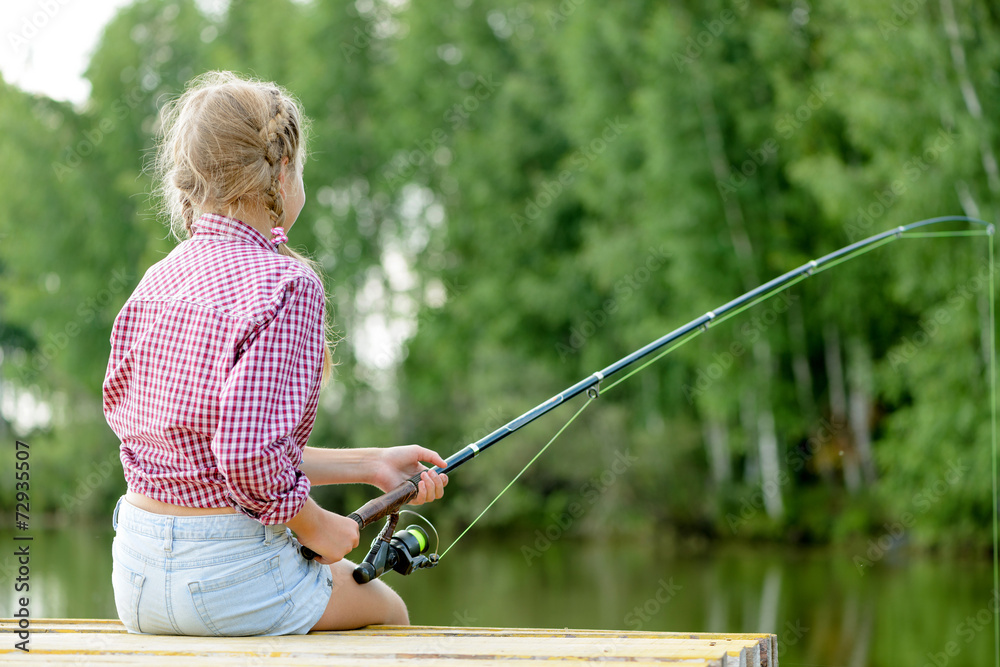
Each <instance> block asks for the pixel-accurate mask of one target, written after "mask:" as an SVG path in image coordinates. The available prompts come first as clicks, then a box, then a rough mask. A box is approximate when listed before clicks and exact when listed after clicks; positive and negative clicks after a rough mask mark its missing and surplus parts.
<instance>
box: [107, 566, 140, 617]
mask: <svg viewBox="0 0 1000 667" xmlns="http://www.w3.org/2000/svg"><path fill="white" fill-rule="evenodd" d="M145 582H146V577H145V576H144V575H142V574H140V573H138V572H133V571H132V570H130V569H129V568H127V567H125V566H124V565H122V564H121V563H119V562H117V560H116V561H114V563H113V564H112V566H111V587H112V588H114V591H115V607H116V608H117V609H118V618H119V619H120V620H121V622H122V625H124V626H125V629H126V630H128V631H129V632H142V630H140V629H139V597H140V596H141V595H142V585H143V584H144V583H145Z"/></svg>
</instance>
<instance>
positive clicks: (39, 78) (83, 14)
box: [0, 0, 132, 103]
mask: <svg viewBox="0 0 1000 667" xmlns="http://www.w3.org/2000/svg"><path fill="white" fill-rule="evenodd" d="M130 2H132V0H7V1H6V2H4V11H3V12H0V40H2V41H0V73H3V78H4V80H5V81H7V82H8V83H13V84H15V85H17V86H18V87H19V88H21V89H23V90H27V91H30V92H34V93H42V94H44V95H47V96H49V97H52V98H53V99H57V100H68V101H72V102H75V103H82V102H83V101H84V100H86V99H87V97H88V96H89V95H90V84H89V83H87V81H86V80H85V79H84V78H83V72H84V70H85V69H86V68H87V63H88V62H89V61H90V56H91V54H92V53H93V51H94V48H95V47H96V46H97V42H98V40H99V39H100V37H101V32H102V31H103V30H104V26H105V25H107V23H108V22H109V21H110V20H111V18H112V17H113V16H114V15H115V12H116V11H117V10H118V9H120V8H121V7H123V6H125V5H127V4H129V3H130Z"/></svg>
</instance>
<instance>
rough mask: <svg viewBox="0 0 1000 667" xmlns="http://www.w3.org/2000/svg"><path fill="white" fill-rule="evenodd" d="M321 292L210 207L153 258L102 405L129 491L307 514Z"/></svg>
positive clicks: (122, 331)
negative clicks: (306, 450) (304, 468)
mask: <svg viewBox="0 0 1000 667" xmlns="http://www.w3.org/2000/svg"><path fill="white" fill-rule="evenodd" d="M324 300H325V296H324V292H323V286H322V284H321V283H320V281H319V279H318V278H317V277H316V275H315V274H313V273H312V272H311V271H310V270H309V269H308V268H307V267H305V266H303V265H302V264H301V263H300V262H297V261H296V260H294V259H292V258H291V257H286V256H284V255H281V254H278V252H276V248H275V246H273V245H272V244H271V243H270V242H269V241H268V240H267V239H266V238H265V237H264V236H263V235H262V234H261V233H260V232H258V231H257V230H255V229H253V228H252V227H250V226H249V225H246V224H244V223H242V222H240V221H238V220H233V219H231V218H225V217H222V216H217V215H204V216H202V217H201V219H200V220H198V221H197V223H196V225H195V233H194V234H193V236H192V237H191V238H190V239H189V240H187V241H185V242H183V243H181V244H180V245H178V246H177V247H176V248H175V249H174V251H173V252H171V253H170V254H169V255H168V256H167V257H165V258H164V259H163V260H161V261H160V262H158V263H156V264H155V265H153V266H152V267H150V269H149V271H147V272H146V275H145V276H144V277H143V279H142V281H141V282H140V283H139V285H138V287H136V289H135V292H133V293H132V296H131V297H129V300H128V301H127V302H126V303H125V306H124V307H123V308H122V311H121V313H119V314H118V317H117V318H116V319H115V324H114V329H113V330H112V333H111V358H110V360H109V361H108V370H107V374H106V376H105V379H104V415H105V417H106V418H107V421H108V424H109V425H110V426H111V429H112V430H113V431H114V432H115V434H116V435H117V436H118V438H119V440H121V461H122V466H123V467H124V469H125V479H126V481H127V482H128V488H129V490H130V491H135V492H137V493H141V494H143V495H146V496H149V497H150V498H154V499H156V500H161V501H163V502H168V503H173V504H175V505H183V506H186V507H225V506H231V507H236V508H237V509H239V510H241V511H243V512H245V513H247V514H249V515H250V516H253V517H255V518H256V519H257V520H258V521H260V522H261V523H264V524H277V523H284V522H286V521H288V520H289V519H291V518H292V517H293V516H295V515H296V514H298V512H299V510H301V509H302V506H303V504H304V503H305V501H306V498H307V497H308V494H309V486H310V485H309V480H308V478H306V476H305V475H304V474H303V473H302V472H301V471H300V470H299V464H300V463H301V462H302V448H303V447H305V445H306V441H307V439H308V438H309V433H310V432H311V431H312V427H313V422H314V420H315V417H316V407H317V403H318V399H319V389H320V380H321V376H322V369H323V356H324V350H325V336H324V326H323V325H324V305H325V304H324Z"/></svg>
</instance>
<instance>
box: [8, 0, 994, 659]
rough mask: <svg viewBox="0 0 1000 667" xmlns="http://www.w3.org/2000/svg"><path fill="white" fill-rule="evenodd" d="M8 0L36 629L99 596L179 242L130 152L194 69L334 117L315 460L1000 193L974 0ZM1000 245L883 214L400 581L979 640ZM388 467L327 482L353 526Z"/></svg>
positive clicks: (521, 603) (990, 12) (797, 642)
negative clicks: (138, 400)
mask: <svg viewBox="0 0 1000 667" xmlns="http://www.w3.org/2000/svg"><path fill="white" fill-rule="evenodd" d="M4 14H5V15H4V18H3V19H2V23H0V32H2V33H3V43H2V45H0V51H2V53H0V58H2V60H0V73H2V80H0V128H2V130H0V132H2V140H0V157H2V159H0V174H2V179H0V180H2V182H3V183H5V186H6V187H4V188H3V193H4V194H3V196H2V197H0V358H2V360H3V372H2V379H0V415H2V419H0V434H2V438H3V440H4V442H6V443H10V444H11V446H10V447H6V446H5V447H4V451H5V452H8V453H7V455H6V456H7V457H8V459H7V461H10V462H12V461H13V460H14V459H13V441H14V439H15V438H17V439H20V440H23V441H25V442H28V443H29V444H30V447H31V457H32V458H31V466H32V467H31V470H32V478H31V479H32V486H31V514H32V529H33V530H34V531H36V533H37V535H38V537H37V540H38V541H37V542H36V547H35V552H34V553H35V560H34V561H33V567H34V568H35V569H34V570H33V577H34V579H33V585H35V584H36V582H37V590H38V594H37V597H36V598H35V600H36V601H35V604H36V605H37V606H36V607H33V610H32V613H33V614H34V615H35V616H72V617H114V616H115V609H114V603H113V598H112V595H111V585H110V540H111V537H112V533H111V531H110V513H111V510H112V508H113V507H114V503H115V500H116V499H117V497H118V496H119V495H121V494H122V493H123V492H124V490H125V487H124V481H123V479H122V476H121V466H120V464H119V463H118V455H117V441H116V440H115V437H114V435H113V433H112V432H111V431H110V430H109V429H108V427H107V425H106V424H105V422H104V418H103V414H102V411H101V381H102V379H103V376H104V370H105V365H106V363H107V356H108V337H109V334H110V329H111V325H112V323H113V320H114V317H115V315H116V314H117V312H118V310H119V309H120V308H121V306H122V304H123V303H124V301H125V299H126V298H127V297H128V296H129V294H130V293H131V290H132V289H133V288H134V286H135V285H136V283H137V282H138V280H139V279H140V278H141V277H142V275H143V273H144V271H145V270H146V269H147V268H148V267H149V266H150V265H151V264H152V263H154V262H156V261H157V260H158V259H160V258H161V257H163V256H164V255H165V254H166V253H167V252H169V250H170V249H171V248H172V247H173V245H174V242H173V240H172V239H171V238H170V236H169V234H168V232H167V228H166V226H165V225H164V223H163V221H162V220H161V219H158V217H157V212H156V211H157V205H156V202H155V201H154V200H152V199H151V197H150V194H149V193H150V192H151V190H152V188H153V186H154V183H153V182H152V181H151V178H150V176H149V174H148V173H147V172H146V171H145V170H144V166H145V165H146V164H147V162H148V160H149V159H150V157H151V155H152V151H153V150H154V148H155V145H156V131H157V127H158V118H157V111H158V109H159V107H160V106H162V104H163V103H164V101H165V100H167V99H170V98H171V97H174V96H176V95H178V94H179V93H180V92H181V91H182V90H183V89H184V86H185V84H186V82H187V81H189V80H190V79H191V78H192V77H194V76H196V75H198V74H200V73H202V72H204V71H207V70H211V69H228V70H233V71H236V72H239V73H241V74H244V75H248V76H254V77H258V78H261V79H264V80H273V81H276V82H278V83H280V84H281V85H283V86H285V87H286V88H287V89H289V90H290V91H291V92H292V93H293V94H295V95H296V96H297V97H298V98H299V99H300V100H301V102H302V104H303V107H304V109H305V112H306V114H307V115H308V116H309V117H310V118H311V120H312V128H311V143H310V157H309V160H308V162H307V164H306V169H305V183H306V192H307V202H306V206H305V208H304V210H303V212H302V214H301V216H300V218H299V220H298V222H297V223H296V225H295V227H294V229H293V230H292V232H291V235H290V236H291V244H292V245H293V246H294V247H297V248H300V249H302V250H304V251H305V252H306V253H308V254H309V255H310V256H312V257H314V258H315V259H317V260H318V261H319V262H320V264H321V265H322V267H323V270H324V272H325V279H326V281H327V287H328V291H329V295H330V300H329V308H330V311H331V313H332V317H333V322H334V325H335V327H336V329H337V331H338V332H339V334H340V335H341V336H342V340H341V341H340V343H339V344H338V346H337V348H336V353H335V357H336V360H337V362H338V364H339V365H338V367H337V368H336V372H335V376H334V379H333V381H332V382H331V383H330V385H328V386H327V387H326V389H325V390H324V393H323V396H322V400H321V407H320V413H319V416H318V419H317V423H316V428H315V430H314V432H313V436H312V443H313V444H315V445H318V446H331V447H351V446H370V445H393V444H404V443H410V442H419V443H421V444H424V445H427V446H430V447H432V448H434V449H436V450H437V451H439V452H440V453H441V454H442V455H445V456H447V455H449V454H451V453H453V452H455V451H457V450H458V449H459V448H461V447H462V446H464V445H465V444H466V443H468V442H471V441H473V440H475V439H477V438H479V437H481V436H483V435H485V434H486V433H488V432H490V431H492V430H493V429H495V428H497V427H499V426H501V425H502V424H504V423H506V422H508V421H510V420H511V419H513V418H515V417H517V416H518V415H519V414H521V413H522V412H524V411H525V410H527V409H529V408H531V407H533V406H534V405H536V404H538V403H540V402H542V401H543V400H545V399H546V398H548V397H549V396H551V395H553V394H554V393H556V392H558V391H561V390H562V389H564V388H565V387H567V386H569V385H571V384H573V383H575V382H576V381H578V380H580V379H581V378H583V377H585V376H587V375H590V374H591V373H593V372H594V371H595V370H598V369H600V368H603V367H604V366H606V365H607V364H609V363H611V362H612V361H615V360H616V359H618V358H619V357H621V356H623V355H625V354H627V353H629V352H631V351H632V350H634V349H636V348H638V347H640V346H642V345H644V344H646V343H647V342H649V341H651V340H653V339H655V338H657V337H659V336H661V335H663V334H664V333H667V332H668V331H671V330H673V329H674V328H676V327H678V326H681V325H683V324H685V323H687V322H688V321H690V320H692V319H694V318H696V317H698V316H700V315H701V314H703V313H705V312H706V311H708V310H710V309H712V308H714V307H717V306H719V305H721V304H723V303H726V302H728V301H729V300H731V299H733V298H735V297H737V296H738V295H740V294H742V293H743V292H745V291H747V290H749V289H751V288H753V287H755V286H757V285H759V284H761V283H763V282H765V281H766V280H769V279H770V278H773V277H775V276H777V275H779V274H781V273H784V272H785V271H788V270H790V269H792V268H795V267H797V266H800V265H802V264H803V263H805V262H807V261H808V260H810V259H812V258H815V257H819V256H821V255H824V254H826V253H828V252H832V251H833V250H836V249H838V248H840V247H842V246H845V245H847V244H848V243H850V242H853V241H857V240H860V239H863V238H865V237H868V236H871V235H873V234H875V233H878V232H881V231H884V230H887V229H891V228H893V227H895V226H898V225H901V224H906V223H909V222H913V221H916V220H919V219H923V218H929V217H934V216H939V215H968V216H972V217H976V218H981V219H984V220H987V221H990V222H994V223H995V222H997V220H998V215H997V204H998V196H1000V169H998V165H997V157H996V154H997V152H998V151H1000V140H998V132H997V123H996V118H997V113H998V110H1000V7H998V6H997V5H996V3H994V2H990V1H987V0H930V1H925V0H899V1H898V2H894V3H891V4H889V3H868V2H863V1H861V0H836V1H833V2H826V3H822V4H820V3H815V4H811V3H808V2H805V1H804V0H797V1H795V2H760V1H757V0H733V1H732V2H730V1H724V2H684V1H680V0H678V1H661V2H641V1H633V0H620V1H617V2H612V3H600V2H596V1H595V0H544V1H538V2H513V1H507V0H491V1H489V2H483V1H482V0H423V1H422V2H412V3H410V2H407V1H406V0H388V1H384V0H355V1H353V2H347V1H343V0H314V1H311V2H310V1H300V2H292V1H288V0H268V1H267V2H265V1H264V0H256V1H252V0H246V1H233V2H226V1H225V0H212V1H202V2H195V1H183V0H141V1H139V2H127V1H125V0H118V1H107V2H87V3H83V2H79V1H73V0H36V1H34V2H31V1H17V2H13V3H7V5H5V12H4ZM967 228H968V226H967V225H964V224H953V225H951V227H947V226H945V227H941V228H940V229H955V230H963V229H967ZM990 268H991V266H990V264H989V253H988V245H987V241H986V240H985V238H984V237H968V238H963V237H956V238H937V239H914V240H902V241H898V242H895V243H892V244H889V245H888V246H886V247H884V248H880V249H879V250H876V251H874V252H873V253H870V254H867V255H865V256H863V257H861V258H859V259H856V260H854V261H852V262H848V263H845V264H843V265H841V266H838V267H837V268H835V269H832V270H830V271H826V272H824V273H822V274H819V275H817V276H815V277H813V278H810V279H809V280H806V281H804V282H802V283H801V284H798V285H796V286H794V287H793V288H791V289H790V290H789V291H788V292H786V293H784V294H782V295H781V296H779V297H775V298H774V299H771V300H769V301H766V302H764V303H762V304H760V305H759V306H756V307H755V308H753V309H751V310H748V311H747V312H745V313H743V314H741V315H740V316H738V317H736V318H733V319H731V320H729V321H727V322H725V323H723V324H722V325H720V326H719V327H717V328H715V327H713V328H712V329H711V330H710V331H709V332H708V333H706V334H704V335H702V336H700V337H699V338H697V339H696V340H694V341H693V342H691V343H690V344H689V345H686V346H685V347H683V348H681V349H679V350H677V351H676V352H674V353H672V354H670V355H669V356H667V357H666V358H664V359H663V360H662V361H660V362H658V363H657V364H655V365H653V366H651V367H649V368H648V369H646V370H644V371H643V372H641V373H640V374H637V375H636V376H634V377H633V378H631V379H629V380H628V381H627V382H625V383H624V384H623V385H621V386H620V387H618V388H617V389H616V390H615V391H614V392H610V393H608V394H607V395H605V396H602V398H601V399H600V401H599V402H598V403H597V404H596V405H594V406H593V407H591V409H589V410H588V411H587V412H586V413H584V415H583V416H582V417H581V418H580V419H579V420H578V421H576V422H575V423H574V424H573V425H572V426H571V427H570V429H568V430H567V432H566V433H564V434H563V436H562V438H561V439H560V440H559V441H557V443H556V444H555V445H553V447H552V448H551V449H550V450H549V451H547V452H546V453H545V455H544V456H543V457H542V458H541V459H540V460H539V461H538V463H537V464H536V465H535V466H534V467H532V468H531V469H530V470H529V471H528V472H527V473H526V474H525V476H524V477H523V478H522V479H521V480H520V481H519V482H518V483H517V484H516V485H515V486H514V487H513V488H512V489H511V490H510V491H509V492H508V493H507V494H506V495H505V496H504V497H503V498H502V499H501V500H500V502H498V503H497V504H496V505H495V506H494V507H493V508H492V509H491V510H490V511H489V512H488V513H487V514H486V515H485V516H484V518H483V519H482V520H481V521H480V522H479V523H478V524H477V525H476V527H475V528H474V529H473V530H472V531H471V532H470V533H469V534H468V535H467V536H466V537H464V538H463V540H462V542H460V543H459V544H458V545H457V546H456V548H455V550H454V551H452V552H451V553H449V555H448V556H447V557H446V558H445V559H443V560H442V563H441V566H440V567H438V568H437V569H436V570H432V571H428V572H420V573H417V574H416V575H414V576H412V577H410V578H407V579H405V580H404V579H402V578H398V577H397V578H396V579H394V580H392V582H391V583H392V584H393V585H395V586H397V587H398V588H399V589H400V590H401V591H402V593H403V595H404V597H405V598H406V599H407V602H408V604H410V607H411V618H412V619H413V621H414V622H416V623H425V624H428V623H429V624H447V625H503V626H543V627H596V628H614V629H618V628H620V629H643V630H677V631H709V630H711V631H771V632H777V633H778V635H779V638H780V642H781V657H782V664H791V665H795V664H810V665H820V664H822V665H850V666H851V667H859V666H863V665H899V664H907V665H923V664H933V665H939V666H940V665H943V664H948V665H981V664H987V663H989V664H992V661H993V656H994V637H993V623H994V618H993V616H994V611H995V605H991V602H990V601H991V599H992V590H993V573H992V554H993V551H992V546H991V545H992V540H993V537H992V536H993V532H992V525H993V508H992V506H991V505H992V501H991V497H992V496H991V493H992V492H991V488H992V483H993V482H992V477H991V446H992V443H991V428H990V427H991V420H990V415H991V413H990V389H991V387H990V381H989V379H990V378H989V372H988V371H989V359H990V351H991V349H992V347H993V341H991V340H990V336H989V312H990V309H989V306H990V304H989V298H990V287H989V285H990V280H989V279H990ZM578 400H585V399H582V398H581V399H578ZM561 409H562V410H565V412H563V413H559V412H555V413H552V414H550V415H549V416H547V417H545V418H543V419H541V420H539V421H538V422H536V423H535V424H533V425H531V426H530V427H528V428H525V429H524V430H522V431H519V432H518V434H517V435H515V436H513V437H511V438H509V439H508V440H506V441H504V442H503V443H502V444H499V445H497V446H496V447H494V448H493V449H491V450H490V451H489V452H488V453H486V454H484V455H483V456H482V457H481V458H480V459H478V460H477V461H476V462H474V463H470V464H468V465H467V466H465V467H463V468H462V469H461V470H459V471H456V472H455V474H454V475H453V477H452V480H451V484H450V485H449V487H448V493H447V496H446V499H445V500H443V501H441V502H439V503H435V504H434V505H432V506H429V507H427V508H426V509H425V510H424V511H423V513H424V514H426V515H427V516H428V518H430V519H431V520H432V521H433V522H434V523H435V524H436V525H437V526H438V529H439V530H440V532H441V533H442V548H443V547H444V546H446V545H447V544H450V542H451V540H452V539H454V537H455V536H456V535H457V534H458V532H459V531H460V530H461V529H462V528H464V527H465V526H467V525H468V524H469V523H470V522H471V521H472V520H473V519H474V518H475V516H476V515H477V514H479V512H480V511H481V510H482V509H483V508H484V507H485V506H486V505H487V504H488V503H489V501H490V500H491V499H492V498H493V497H494V496H495V495H496V494H497V493H498V492H499V491H500V489H502V488H503V487H504V485H505V484H506V483H507V482H508V481H509V480H510V478H511V477H512V476H513V475H514V474H516V472H517V471H518V470H519V469H520V468H521V466H523V465H524V463H525V462H526V461H527V460H528V459H530V458H531V456H532V455H533V454H534V452H536V451H537V450H538V448H539V447H541V446H542V445H543V444H544V443H545V442H547V441H548V439H549V438H550V437H551V436H552V434H553V433H554V432H555V431H556V430H557V429H558V428H559V427H560V426H562V424H563V423H564V421H565V419H567V418H568V417H569V416H570V415H571V414H572V412H573V410H574V408H573V407H572V406H570V407H566V408H561ZM560 415H561V416H560ZM7 461H5V462H4V464H3V467H4V469H5V470H10V469H12V468H13V466H12V464H11V465H9V464H8V462H7ZM13 485H14V480H13V476H12V475H11V474H5V475H4V476H3V477H2V478H0V508H2V509H3V519H2V520H0V526H4V525H5V526H7V528H8V530H7V532H0V537H2V538H3V539H4V540H5V542H7V543H8V544H10V543H11V542H10V541H8V540H9V539H10V536H11V535H12V531H11V530H10V529H12V528H13V505H14V487H13ZM375 493H376V491H375V489H374V488H370V487H368V488H360V487H359V488H334V489H326V488H324V489H317V490H316V492H315V494H314V495H315V497H316V498H317V499H318V500H319V501H320V502H321V503H323V504H324V505H325V506H326V507H328V508H330V509H333V510H334V511H343V512H345V513H346V512H348V511H350V510H353V509H354V508H356V507H357V506H358V505H360V504H361V503H363V502H364V501H366V500H368V499H369V498H371V497H372V496H373V495H374V494H375ZM369 539H370V536H368V535H367V533H366V535H365V536H363V542H365V543H367V541H368V540H369ZM362 556H363V553H356V554H354V557H355V558H361V557H362ZM12 560H13V559H12V558H11V557H10V556H6V557H0V580H2V581H4V582H5V585H4V586H3V590H2V592H0V600H4V601H5V602H4V606H3V607H2V608H0V615H10V613H12V611H8V610H12V608H13V596H14V592H13V586H12V584H11V583H10V582H11V573H12V571H13V570H12V567H11V563H12ZM389 576H391V577H395V576H396V575H395V574H391V575H389ZM529 600H536V601H534V602H531V603H530V604H529V602H528V601H529ZM952 649H955V651H952Z"/></svg>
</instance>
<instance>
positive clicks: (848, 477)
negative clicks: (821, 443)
mask: <svg viewBox="0 0 1000 667" xmlns="http://www.w3.org/2000/svg"><path fill="white" fill-rule="evenodd" d="M823 347H824V351H825V354H824V356H825V359H826V376H827V382H828V383H829V391H830V421H831V422H833V424H834V427H835V428H836V429H837V430H838V431H839V430H840V428H841V426H842V425H843V424H846V423H847V410H848V407H847V385H846V383H845V380H844V363H843V359H842V358H841V354H840V330H839V329H838V328H837V325H835V324H832V323H828V324H827V325H826V326H825V327H824V328H823ZM834 441H835V442H838V443H840V454H841V455H840V461H841V466H842V467H843V469H844V486H846V487H847V491H848V492H849V493H855V492H857V491H858V489H860V488H861V469H860V467H859V466H858V461H857V458H856V457H855V456H854V453H853V451H850V448H849V447H844V444H845V443H844V437H843V434H842V433H840V434H838V435H836V436H835V438H834Z"/></svg>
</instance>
